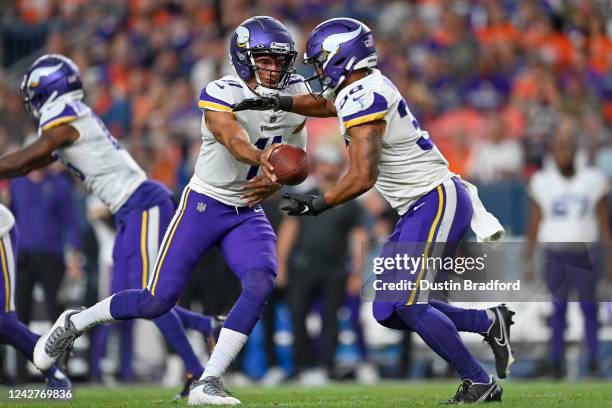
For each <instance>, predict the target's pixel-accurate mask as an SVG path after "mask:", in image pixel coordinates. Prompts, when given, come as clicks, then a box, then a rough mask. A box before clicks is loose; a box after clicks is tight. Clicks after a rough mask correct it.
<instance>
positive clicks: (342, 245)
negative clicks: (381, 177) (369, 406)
mask: <svg viewBox="0 0 612 408" xmlns="http://www.w3.org/2000/svg"><path fill="white" fill-rule="evenodd" d="M344 167H345V166H344V158H343V157H342V153H341V152H340V151H339V150H338V149H337V148H335V147H332V146H329V147H325V146H321V147H319V148H318V149H317V151H316V152H315V154H314V160H313V163H312V174H313V176H314V180H315V182H316V186H315V187H314V188H312V189H311V190H310V191H309V193H310V194H321V193H324V192H326V191H328V190H329V189H331V188H332V187H333V186H335V185H336V183H337V182H338V180H339V179H340V177H341V176H342V174H343V172H344ZM363 217H364V214H363V209H362V208H361V205H360V204H359V203H357V202H356V201H350V202H347V203H346V204H345V205H342V206H339V207H338V209H337V210H336V211H332V212H329V213H325V214H323V215H322V216H321V217H320V219H318V220H317V222H311V220H307V219H303V218H302V219H299V218H295V217H285V219H284V220H283V223H282V224H281V226H280V228H279V233H278V241H279V243H278V247H277V248H278V264H279V278H281V277H282V278H283V280H284V281H286V282H287V302H288V304H289V308H290V310H291V321H292V323H293V327H294V353H293V358H294V364H295V374H297V375H299V376H300V377H299V379H300V381H301V383H302V384H303V385H310V386H312V385H324V384H326V383H327V382H328V381H329V377H330V376H331V375H332V374H333V369H334V360H335V356H336V349H337V346H338V318H337V316H338V310H339V309H340V307H341V306H342V305H343V304H344V302H345V300H346V296H345V294H346V285H347V279H348V275H349V274H348V273H347V267H350V268H351V269H353V271H351V273H354V274H355V275H356V276H358V277H359V276H361V271H360V270H361V268H362V265H363V263H362V260H361V258H360V254H361V246H362V245H363V244H364V243H365V242H367V232H366V231H365V229H364V228H363V226H362V223H363ZM351 254H352V255H353V257H352V258H351ZM349 259H350V260H351V266H347V263H348V261H349ZM319 295H320V298H321V300H322V301H323V310H322V315H321V318H322V322H323V323H322V324H323V325H322V327H321V337H322V341H321V353H320V354H321V357H320V358H317V353H316V352H315V347H314V341H313V340H314V339H311V338H310V336H309V334H308V330H307V329H306V318H307V316H308V313H309V312H310V309H311V305H312V302H313V300H315V298H316V297H318V296H319Z"/></svg>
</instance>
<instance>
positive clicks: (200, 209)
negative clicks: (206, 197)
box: [196, 203, 206, 212]
mask: <svg viewBox="0 0 612 408" xmlns="http://www.w3.org/2000/svg"><path fill="white" fill-rule="evenodd" d="M196 210H198V212H204V211H206V203H198V206H197V207H196Z"/></svg>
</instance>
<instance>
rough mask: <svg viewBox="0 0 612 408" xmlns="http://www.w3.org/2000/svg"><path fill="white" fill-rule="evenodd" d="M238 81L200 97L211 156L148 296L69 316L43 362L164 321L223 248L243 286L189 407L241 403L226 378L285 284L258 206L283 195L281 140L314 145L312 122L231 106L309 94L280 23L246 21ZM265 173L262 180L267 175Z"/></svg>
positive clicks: (46, 345)
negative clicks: (278, 158)
mask: <svg viewBox="0 0 612 408" xmlns="http://www.w3.org/2000/svg"><path fill="white" fill-rule="evenodd" d="M230 41H231V43H230V53H231V59H232V64H233V66H234V69H235V70H236V74H237V76H226V77H223V78H221V79H219V80H216V81H213V82H211V83H209V84H208V85H207V86H206V87H205V88H204V89H202V92H201V93H200V100H199V107H200V108H201V109H202V110H203V111H204V114H203V118H202V148H201V151H200V156H199V157H198V160H197V163H196V166H195V174H194V175H193V177H192V179H191V181H190V182H189V185H188V186H187V187H186V188H185V189H184V191H183V195H182V197H181V201H180V203H179V207H178V209H177V211H176V213H175V215H174V217H173V219H172V221H171V222H170V225H169V226H168V229H167V231H166V234H165V236H164V239H163V241H162V244H161V249H160V251H159V256H158V258H157V261H156V263H155V267H154V274H153V275H152V276H151V279H150V280H149V284H148V285H147V287H146V288H143V289H141V290H125V291H122V292H119V293H117V294H115V295H113V296H112V297H110V298H107V299H105V300H103V301H101V302H100V303H98V304H96V305H94V306H93V307H91V308H89V309H87V310H85V311H83V312H77V311H69V312H67V313H66V314H65V315H64V317H65V318H64V319H62V318H60V320H58V322H56V324H55V325H54V326H53V327H52V329H51V330H50V331H49V332H48V333H47V334H46V335H45V336H44V337H43V338H42V339H41V341H40V342H39V343H38V344H39V350H40V354H37V355H39V356H40V360H39V361H40V362H41V363H42V364H44V365H48V364H51V363H52V362H53V361H54V360H55V359H56V358H57V356H58V355H59V353H60V352H61V351H63V350H65V349H66V348H67V347H68V346H69V345H70V344H71V343H72V342H74V340H75V339H76V338H77V337H78V336H80V335H81V334H82V333H83V332H84V331H85V330H87V329H90V328H92V327H94V326H96V325H98V324H101V323H105V322H110V321H115V320H124V319H131V318H137V317H156V316H159V315H162V314H164V313H167V312H168V311H169V310H171V308H172V307H173V306H174V305H175V304H176V302H177V300H178V299H179V297H180V295H181V293H182V292H183V289H184V287H185V285H186V284H187V282H188V280H189V277H190V275H191V272H192V270H193V267H194V265H195V264H196V262H197V261H198V260H199V259H200V258H201V257H202V255H203V254H205V253H206V252H207V251H208V250H209V249H210V248H211V247H213V246H219V247H220V249H221V252H222V253H223V255H224V257H225V260H226V262H227V263H228V265H229V266H230V267H231V268H232V270H233V271H234V273H235V274H236V275H237V276H238V277H239V278H240V280H241V283H242V288H243V290H242V293H241V295H240V297H239V298H238V300H237V301H236V303H235V305H234V307H233V309H232V310H231V311H230V313H229V315H228V316H227V320H226V321H225V323H224V325H223V328H222V329H221V333H220V336H219V340H218V342H217V345H216V347H215V349H214V351H213V353H212V355H211V356H210V359H209V361H208V363H207V364H206V370H205V371H204V373H203V374H202V376H201V379H200V380H199V381H197V382H194V384H193V385H192V387H191V392H190V393H189V404H191V405H199V404H213V405H237V404H240V401H239V400H238V399H236V398H234V397H231V396H230V395H229V391H228V390H227V389H226V388H225V387H224V386H223V383H222V382H221V379H220V378H219V377H220V376H221V375H222V374H223V373H224V372H225V371H226V370H227V368H228V366H229V365H230V363H231V362H232V361H233V360H234V358H235V357H236V355H237V354H238V353H239V352H240V350H241V349H242V347H243V346H244V344H245V343H246V341H247V339H248V336H249V334H250V333H251V331H252V330H253V328H254V327H255V324H256V323H257V321H258V320H259V319H260V317H261V315H262V313H263V310H264V307H265V305H266V302H267V300H268V297H269V296H270V293H271V292H272V290H273V289H274V278H275V276H276V271H277V265H276V248H275V245H276V235H275V233H274V231H273V230H272V227H271V226H270V223H269V221H268V219H267V218H266V216H265V214H264V212H263V209H262V208H261V206H259V205H258V204H259V203H260V202H261V201H262V200H263V199H265V198H266V197H268V196H269V195H271V194H273V193H274V192H275V191H277V190H278V189H279V188H280V185H279V184H278V183H276V182H275V177H274V175H273V174H272V171H273V168H272V166H270V163H269V162H268V157H269V155H270V154H271V152H272V151H273V149H274V148H276V147H277V145H278V144H279V143H281V142H288V143H291V144H295V145H297V146H300V147H302V148H304V147H305V145H306V131H305V130H304V122H305V118H304V117H303V116H301V115H298V114H292V113H284V112H280V113H279V112H273V111H268V112H242V113H238V114H235V113H233V112H232V108H231V106H232V105H233V104H235V103H238V102H240V101H242V100H243V99H245V98H249V97H253V96H256V95H260V94H262V95H263V94H281V95H286V96H288V95H303V94H306V93H307V92H308V91H307V90H306V88H305V87H304V83H303V78H301V77H298V76H294V75H292V72H293V71H294V69H293V65H294V61H295V57H296V54H297V53H296V51H295V44H294V41H293V39H292V38H291V35H290V34H289V32H288V31H287V29H286V28H285V27H284V26H283V25H282V24H281V23H280V22H278V21H277V20H275V19H273V18H271V17H265V16H260V17H253V18H251V19H248V20H246V21H244V22H243V23H241V24H240V25H239V26H238V28H236V31H235V32H234V34H233V36H232V37H231V40H230ZM260 172H263V174H262V175H260V176H258V173H260Z"/></svg>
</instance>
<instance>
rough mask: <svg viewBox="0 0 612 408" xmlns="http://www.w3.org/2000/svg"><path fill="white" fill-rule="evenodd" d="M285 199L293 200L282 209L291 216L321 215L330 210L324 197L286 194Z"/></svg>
mask: <svg viewBox="0 0 612 408" xmlns="http://www.w3.org/2000/svg"><path fill="white" fill-rule="evenodd" d="M283 198H284V199H286V200H291V202H290V203H289V205H285V206H284V207H281V210H283V211H287V214H289V215H315V216H316V215H319V214H321V213H322V212H323V211H325V210H327V209H328V208H329V205H328V204H327V203H326V202H325V197H324V196H322V195H321V196H316V195H309V194H294V193H285V194H283Z"/></svg>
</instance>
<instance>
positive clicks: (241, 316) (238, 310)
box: [223, 269, 274, 336]
mask: <svg viewBox="0 0 612 408" xmlns="http://www.w3.org/2000/svg"><path fill="white" fill-rule="evenodd" d="M240 282H241V283H242V293H241V294H240V296H239V297H238V300H237V301H236V303H235V304H234V307H232V310H230V312H229V313H228V315H227V319H226V320H225V323H224V324H223V327H224V328H226V329H231V330H234V331H237V332H239V333H242V334H246V335H247V336H248V335H249V334H251V331H253V328H254V327H255V325H256V324H257V322H258V321H259V319H261V316H262V314H263V311H264V309H265V307H266V304H267V303H268V298H269V297H270V294H271V293H272V290H273V289H274V274H273V273H271V272H270V271H268V270H260V269H252V270H250V271H248V272H247V273H246V274H245V275H244V276H243V277H242V279H240Z"/></svg>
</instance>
